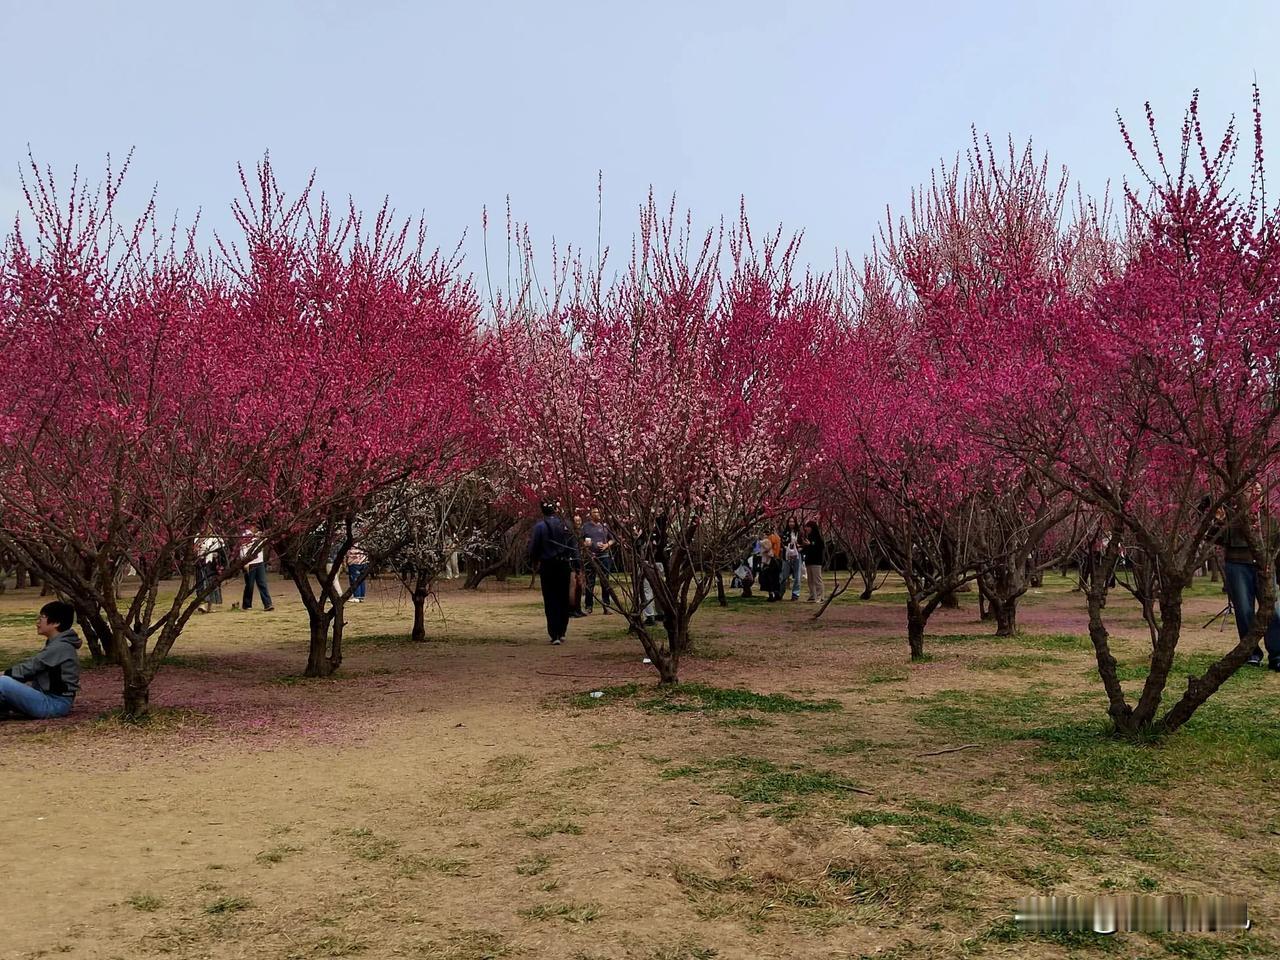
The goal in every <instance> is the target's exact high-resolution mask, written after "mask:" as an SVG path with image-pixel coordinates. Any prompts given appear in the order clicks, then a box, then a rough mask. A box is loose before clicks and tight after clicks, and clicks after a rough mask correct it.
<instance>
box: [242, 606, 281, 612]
mask: <svg viewBox="0 0 1280 960" xmlns="http://www.w3.org/2000/svg"><path fill="white" fill-rule="evenodd" d="M245 609H246V610H248V609H249V608H248V607H245ZM274 609H275V607H263V608H262V612H263V613H270V612H271V611H272V610H274Z"/></svg>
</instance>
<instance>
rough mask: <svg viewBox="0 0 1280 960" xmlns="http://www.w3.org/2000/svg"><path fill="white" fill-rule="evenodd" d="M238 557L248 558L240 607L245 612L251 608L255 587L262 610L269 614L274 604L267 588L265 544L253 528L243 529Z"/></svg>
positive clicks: (260, 535)
mask: <svg viewBox="0 0 1280 960" xmlns="http://www.w3.org/2000/svg"><path fill="white" fill-rule="evenodd" d="M240 556H241V557H246V558H248V562H247V563H246V564H245V565H244V596H243V597H242V598H241V599H242V601H243V602H242V603H241V604H240V606H242V607H244V609H246V610H249V609H251V608H252V607H253V588H254V586H255V585H256V586H257V588H258V595H259V596H260V597H261V598H262V609H263V610H266V611H267V612H268V613H270V612H271V611H272V610H274V609H275V604H273V603H272V602H271V591H270V590H269V589H268V588H267V544H266V541H265V540H263V538H262V534H261V533H259V532H258V531H257V530H255V529H254V528H253V527H245V528H244V533H243V534H242V542H241V544H240Z"/></svg>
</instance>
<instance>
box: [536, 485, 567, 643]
mask: <svg viewBox="0 0 1280 960" xmlns="http://www.w3.org/2000/svg"><path fill="white" fill-rule="evenodd" d="M556 512H557V504H555V503H554V502H551V501H548V502H546V503H544V504H542V519H541V520H539V521H538V522H537V523H535V524H534V525H533V535H532V536H531V537H530V538H529V562H530V564H531V565H532V566H533V567H534V569H535V570H537V571H538V574H539V576H540V577H541V579H542V607H543V610H544V611H545V613H546V616H547V636H549V637H550V638H551V643H552V645H553V646H559V645H560V644H562V643H564V640H565V635H566V634H567V633H568V630H569V578H570V576H571V575H572V572H573V571H572V568H571V564H570V559H571V557H572V556H573V551H574V546H573V539H572V536H571V534H570V533H569V528H568V525H567V524H565V522H564V521H563V520H561V519H560V518H559V517H558V516H556Z"/></svg>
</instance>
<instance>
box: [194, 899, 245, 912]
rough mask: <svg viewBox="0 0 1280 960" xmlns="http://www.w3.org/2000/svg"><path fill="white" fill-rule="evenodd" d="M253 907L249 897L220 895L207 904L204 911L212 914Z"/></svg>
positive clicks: (239, 910)
mask: <svg viewBox="0 0 1280 960" xmlns="http://www.w3.org/2000/svg"><path fill="white" fill-rule="evenodd" d="M252 907H253V901H252V900H250V899H249V898H248V897H219V898H218V899H217V900H214V901H213V902H212V903H209V904H207V905H206V906H205V908H204V912H205V913H210V914H225V913H240V912H241V911H243V910H249V909H251V908H252Z"/></svg>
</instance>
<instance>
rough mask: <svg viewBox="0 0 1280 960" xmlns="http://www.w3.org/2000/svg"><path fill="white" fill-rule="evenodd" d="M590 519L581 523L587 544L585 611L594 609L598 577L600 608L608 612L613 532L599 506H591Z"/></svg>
mask: <svg viewBox="0 0 1280 960" xmlns="http://www.w3.org/2000/svg"><path fill="white" fill-rule="evenodd" d="M590 517H591V519H590V520H588V521H587V522H586V523H584V524H583V525H582V536H583V538H584V540H585V542H586V544H587V550H588V553H587V560H588V562H587V598H586V607H587V613H591V612H592V611H593V610H594V609H595V605H596V603H595V601H596V577H597V576H599V578H600V609H601V610H603V611H604V613H606V614H608V613H611V612H612V611H610V610H609V605H610V604H611V603H613V586H612V584H611V583H610V581H609V578H610V576H612V574H613V534H612V533H611V532H610V531H609V528H608V527H607V526H605V523H604V521H603V520H602V519H601V518H600V508H599V507H592V508H591V513H590Z"/></svg>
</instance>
